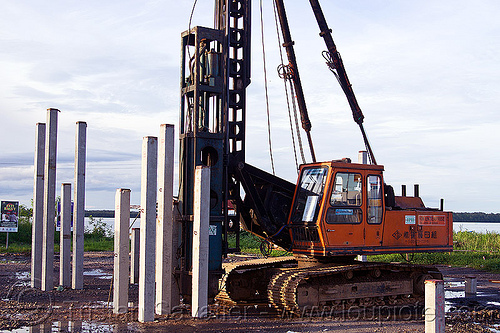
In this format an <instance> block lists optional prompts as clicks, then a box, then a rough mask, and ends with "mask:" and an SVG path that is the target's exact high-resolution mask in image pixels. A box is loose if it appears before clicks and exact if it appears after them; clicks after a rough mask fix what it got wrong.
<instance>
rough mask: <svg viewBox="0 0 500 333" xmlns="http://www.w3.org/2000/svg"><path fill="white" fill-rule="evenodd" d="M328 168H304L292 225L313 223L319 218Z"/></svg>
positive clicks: (296, 197)
mask: <svg viewBox="0 0 500 333" xmlns="http://www.w3.org/2000/svg"><path fill="white" fill-rule="evenodd" d="M327 174H328V168H326V167H312V168H304V169H303V170H302V174H301V176H300V182H299V186H298V188H297V193H296V195H295V202H294V208H293V211H292V216H291V221H292V223H311V222H315V221H316V219H317V217H318V212H319V207H320V205H321V198H322V197H323V189H324V187H325V183H326V178H327Z"/></svg>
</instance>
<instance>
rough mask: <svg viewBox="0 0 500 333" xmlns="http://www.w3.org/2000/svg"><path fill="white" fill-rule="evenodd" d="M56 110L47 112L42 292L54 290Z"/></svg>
mask: <svg viewBox="0 0 500 333" xmlns="http://www.w3.org/2000/svg"><path fill="white" fill-rule="evenodd" d="M58 112H59V110H58V109H48V110H47V130H46V138H45V173H44V184H43V241H42V248H43V251H42V286H41V289H42V290H43V291H49V290H52V289H53V288H54V219H55V209H54V207H55V205H56V160H57V117H58Z"/></svg>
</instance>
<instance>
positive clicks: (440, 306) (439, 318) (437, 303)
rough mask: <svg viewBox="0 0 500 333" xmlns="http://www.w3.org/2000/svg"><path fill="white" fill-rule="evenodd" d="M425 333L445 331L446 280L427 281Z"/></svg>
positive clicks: (442, 332) (441, 332)
mask: <svg viewBox="0 0 500 333" xmlns="http://www.w3.org/2000/svg"><path fill="white" fill-rule="evenodd" d="M424 315H425V333H444V329H445V321H444V281H443V280H426V281H425V309H424Z"/></svg>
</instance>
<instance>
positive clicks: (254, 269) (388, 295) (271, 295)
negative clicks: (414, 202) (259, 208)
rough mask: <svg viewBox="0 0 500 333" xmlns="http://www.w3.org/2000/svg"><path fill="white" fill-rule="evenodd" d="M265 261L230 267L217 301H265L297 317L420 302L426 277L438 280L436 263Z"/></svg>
mask: <svg viewBox="0 0 500 333" xmlns="http://www.w3.org/2000/svg"><path fill="white" fill-rule="evenodd" d="M266 260H267V259H260V260H259V261H253V262H249V263H247V262H244V263H242V264H240V265H234V267H232V269H230V270H229V272H228V273H227V275H226V280H225V282H226V289H225V290H223V291H222V292H221V293H220V294H219V296H218V299H219V300H220V301H224V302H226V303H228V302H229V301H230V302H231V303H232V304H233V305H234V304H248V303H259V302H260V303H266V302H267V303H269V304H271V306H272V307H273V308H274V309H276V310H277V311H278V312H279V313H285V312H286V313H290V314H292V315H296V316H300V315H301V314H304V312H305V311H310V310H311V309H316V311H317V310H318V309H325V308H326V309H328V311H343V310H348V309H350V308H353V307H357V308H360V307H363V308H370V307H375V306H405V305H417V304H420V305H421V304H422V301H423V296H422V295H423V282H424V280H426V279H432V278H441V273H439V271H437V270H436V269H435V268H434V267H429V266H421V265H411V264H386V263H362V262H359V263H358V262H354V263H349V264H335V265H334V264H323V265H318V266H312V267H300V268H299V267H297V266H296V265H297V263H296V261H294V260H293V259H292V258H290V259H281V260H280V259H275V260H273V261H271V262H269V263H266ZM285 266H287V267H285ZM290 266H292V267H290ZM293 266H295V267H293ZM266 296H267V297H266ZM323 311H324V310H323Z"/></svg>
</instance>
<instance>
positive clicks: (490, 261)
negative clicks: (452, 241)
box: [368, 252, 500, 273]
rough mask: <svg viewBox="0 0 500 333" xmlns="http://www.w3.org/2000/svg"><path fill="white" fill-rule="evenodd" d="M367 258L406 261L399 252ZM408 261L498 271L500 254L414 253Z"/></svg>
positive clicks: (383, 260) (499, 271)
mask: <svg viewBox="0 0 500 333" xmlns="http://www.w3.org/2000/svg"><path fill="white" fill-rule="evenodd" d="M410 257H411V255H410ZM368 260H369V261H381V262H405V261H406V260H405V259H404V258H403V257H402V256H401V255H399V254H386V255H379V256H368ZM410 262H411V263H414V264H421V265H450V266H457V267H472V268H475V269H481V270H487V271H490V272H494V273H500V255H498V254H491V253H486V252H473V253H472V252H471V253H468V252H452V253H415V254H414V255H413V258H411V260H410Z"/></svg>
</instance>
